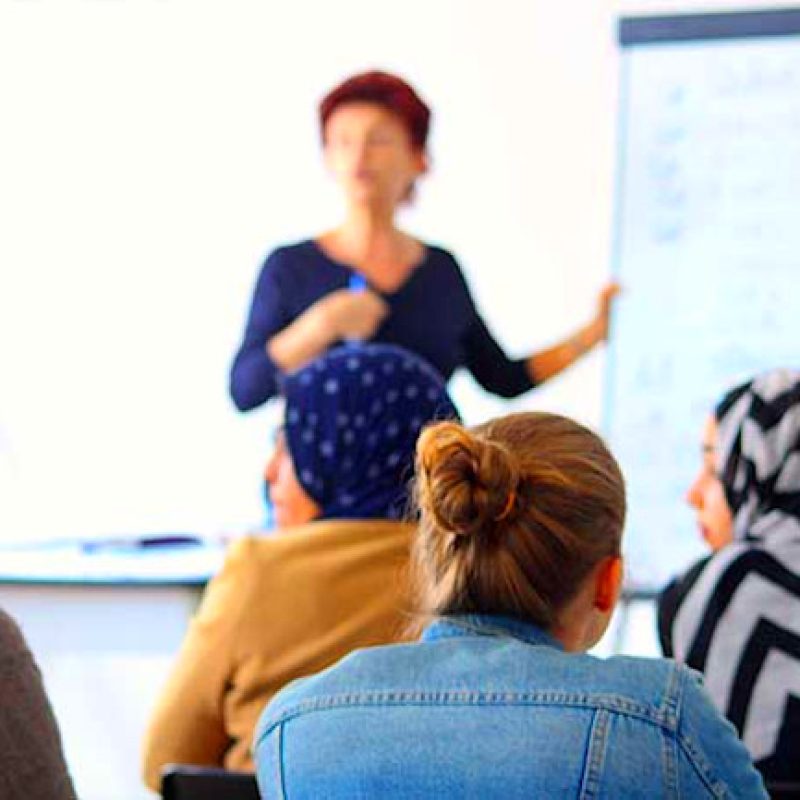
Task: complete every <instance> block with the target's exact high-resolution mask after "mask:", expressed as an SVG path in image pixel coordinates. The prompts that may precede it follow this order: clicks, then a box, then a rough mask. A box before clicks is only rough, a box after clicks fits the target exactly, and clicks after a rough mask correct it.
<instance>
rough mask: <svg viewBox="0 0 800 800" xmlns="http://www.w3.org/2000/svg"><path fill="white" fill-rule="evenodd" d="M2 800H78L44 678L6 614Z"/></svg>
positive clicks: (0, 639) (0, 700) (0, 689)
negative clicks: (44, 798) (42, 798)
mask: <svg viewBox="0 0 800 800" xmlns="http://www.w3.org/2000/svg"><path fill="white" fill-rule="evenodd" d="M0 797H3V798H7V800H13V798H20V800H22V798H33V797H47V798H52V800H65V799H67V798H69V799H70V800H71V799H72V798H74V797H75V791H74V789H73V787H72V782H71V780H70V777H69V774H68V772H67V767H66V764H65V762H64V755H63V752H62V749H61V737H60V735H59V731H58V726H57V724H56V720H55V716H54V715H53V711H52V709H51V708H50V703H49V702H48V700H47V696H46V694H45V690H44V685H43V683H42V676H41V674H40V672H39V669H38V667H37V666H36V663H35V661H34V660H33V656H32V655H31V652H30V650H29V649H28V647H27V645H26V644H25V640H24V639H23V637H22V634H21V633H20V630H19V628H18V627H17V625H16V623H14V621H13V620H12V619H11V618H10V617H9V616H8V615H7V614H5V613H3V612H0Z"/></svg>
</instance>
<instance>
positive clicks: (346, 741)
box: [254, 413, 766, 800]
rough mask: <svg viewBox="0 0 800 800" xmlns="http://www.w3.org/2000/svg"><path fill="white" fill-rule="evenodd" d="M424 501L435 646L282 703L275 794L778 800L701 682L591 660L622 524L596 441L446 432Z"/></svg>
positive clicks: (422, 483)
mask: <svg viewBox="0 0 800 800" xmlns="http://www.w3.org/2000/svg"><path fill="white" fill-rule="evenodd" d="M416 497H417V505H418V508H419V513H420V524H419V530H418V533H417V536H416V541H415V547H414V561H415V577H416V581H417V601H418V608H417V611H418V613H419V615H420V616H421V618H422V619H423V620H424V621H426V623H427V624H426V627H425V629H424V632H423V634H422V638H421V641H419V642H417V643H413V644H402V645H393V646H387V647H379V648H373V649H369V650H361V651H357V652H355V653H353V654H351V655H350V656H348V657H346V658H345V659H343V660H342V661H340V662H339V663H338V664H337V665H335V666H334V667H332V668H330V669H328V670H326V671H325V672H322V673H320V674H319V675H316V676H314V677H311V678H307V679H305V680H303V681H298V682H296V683H294V684H293V685H292V686H290V687H287V688H286V689H285V690H284V691H283V692H281V693H280V694H279V695H277V696H276V697H275V698H274V699H273V701H272V702H271V703H270V704H269V705H268V706H267V708H266V710H265V711H264V713H263V714H262V717H261V720H260V721H259V725H258V727H257V732H256V738H255V742H254V748H255V752H256V762H257V774H258V780H259V787H260V790H261V794H262V797H263V798H273V797H284V796H290V797H294V798H311V797H321V796H325V797H327V798H344V797H348V798H350V797H381V798H400V797H404V798H408V797H414V798H428V797H430V798H434V797H436V798H439V797H502V798H504V800H507V799H508V798H523V797H524V798H530V797H543V798H545V797H547V798H550V797H587V798H588V797H624V798H652V797H691V798H702V797H708V798H711V797H714V798H721V797H742V798H744V797H747V798H754V797H766V794H765V792H764V788H763V784H762V782H761V778H760V776H759V775H758V773H757V772H756V771H755V769H754V768H753V765H752V762H751V761H750V758H749V756H748V754H747V751H746V750H745V748H744V747H743V746H742V744H741V742H740V741H739V740H738V738H737V737H736V733H735V731H734V729H733V728H732V726H731V725H730V724H729V723H727V722H726V721H725V720H724V719H723V718H722V716H721V715H720V714H719V712H717V711H716V710H715V708H714V706H713V705H712V703H711V701H710V700H709V698H708V697H707V695H706V694H705V692H704V690H703V689H702V688H701V686H700V683H699V681H698V679H697V676H696V675H695V674H694V673H692V672H691V671H690V670H688V669H686V668H685V667H681V666H677V665H676V664H674V663H671V662H668V661H654V660H646V659H637V658H622V657H618V658H610V659H608V660H599V659H597V658H594V657H592V656H589V655H587V654H586V652H585V651H586V650H587V649H588V648H590V647H592V646H593V645H594V644H595V643H596V642H597V641H598V640H599V638H600V637H601V636H602V634H603V632H604V631H605V630H606V627H607V626H608V623H609V619H610V617H611V613H612V611H613V609H614V605H615V603H616V600H617V597H618V594H619V590H620V582H621V576H622V560H621V556H620V544H621V536H622V528H623V523H624V518H625V489H624V484H623V479H622V475H621V473H620V470H619V467H618V465H617V463H616V461H615V460H614V458H613V456H612V455H611V453H610V452H609V451H608V449H607V448H606V447H605V445H604V444H603V442H602V441H601V440H600V439H599V438H598V437H597V436H596V435H595V434H594V433H592V432H591V431H589V430H587V429H586V428H584V427H582V426H581V425H579V424H578V423H576V422H573V421H571V420H569V419H566V418H564V417H560V416H556V415H553V414H544V413H524V414H514V415H511V416H507V417H503V418H501V419H497V420H494V421H492V422H489V423H487V424H485V425H481V426H479V427H477V428H474V429H471V430H467V429H465V428H463V427H462V426H461V425H459V424H457V423H453V422H444V423H439V424H436V425H433V426H431V427H429V428H427V429H426V430H425V431H423V433H422V435H421V436H420V439H419V441H418V443H417V471H416ZM284 793H285V794H284Z"/></svg>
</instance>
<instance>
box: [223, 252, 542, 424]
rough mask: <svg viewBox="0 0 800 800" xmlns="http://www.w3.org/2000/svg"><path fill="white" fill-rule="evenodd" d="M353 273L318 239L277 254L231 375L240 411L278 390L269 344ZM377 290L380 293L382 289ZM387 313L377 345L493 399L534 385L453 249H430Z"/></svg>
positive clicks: (259, 286) (261, 279)
mask: <svg viewBox="0 0 800 800" xmlns="http://www.w3.org/2000/svg"><path fill="white" fill-rule="evenodd" d="M353 274H355V270H353V269H352V268H351V267H350V266H348V265H347V264H344V263H342V262H340V261H337V260H335V259H333V258H331V257H330V256H328V255H327V254H326V253H325V252H324V251H323V250H322V249H321V248H320V247H319V245H318V244H317V243H316V242H315V241H314V240H312V239H307V240H304V241H302V242H298V243H296V244H292V245H287V246H284V247H279V248H278V249H276V250H274V251H273V252H272V253H270V255H269V256H268V257H267V259H266V261H265V263H264V265H263V267H262V269H261V272H260V274H259V276H258V280H257V282H256V286H255V291H254V293H253V299H252V303H251V305H250V311H249V314H248V317H247V323H246V326H245V331H244V337H243V340H242V343H241V345H240V347H239V350H238V352H237V354H236V357H235V359H234V362H233V366H232V368H231V376H230V392H231V397H232V398H233V401H234V403H235V404H236V406H237V408H238V409H239V410H241V411H247V410H250V409H252V408H256V407H258V406H260V405H262V404H263V403H265V402H266V401H267V400H269V399H270V398H271V397H273V396H274V395H275V394H276V393H277V391H278V376H279V374H280V370H279V368H278V366H277V365H276V364H275V363H274V362H273V361H272V359H271V358H270V357H269V356H268V354H267V351H266V344H267V342H268V341H269V339H271V338H272V337H273V336H274V335H275V334H276V333H278V332H279V331H281V330H283V329H284V328H285V327H286V326H287V325H289V324H290V323H292V322H293V321H294V320H295V319H296V318H297V317H298V316H300V314H302V313H303V312H304V311H305V310H306V309H308V308H309V306H311V305H313V304H314V303H315V302H316V301H317V300H319V299H321V298H322V297H324V296H325V295H327V294H329V293H330V292H333V291H336V290H337V289H346V288H347V287H348V285H349V281H350V278H351V277H352V275H353ZM376 291H377V290H376ZM378 294H380V295H381V296H382V297H383V298H384V300H385V301H386V302H387V303H388V305H389V314H388V315H387V317H386V319H385V320H384V321H383V323H382V324H381V325H380V327H379V328H378V330H377V332H376V333H375V336H374V337H373V339H372V340H373V341H377V342H385V343H388V344H394V345H398V346H399V347H405V348H406V349H407V350H410V351H412V352H414V353H416V354H417V355H419V356H421V357H422V358H424V359H426V360H427V361H428V362H429V363H430V364H431V365H432V366H433V367H435V368H436V369H437V370H438V371H439V372H440V373H441V374H442V375H443V376H444V378H445V379H449V378H450V376H451V375H452V374H453V372H454V371H455V370H456V369H457V368H459V367H466V368H467V369H468V370H469V371H470V372H471V373H472V374H473V376H474V377H475V379H476V380H477V381H478V383H480V384H481V386H483V388H484V389H486V390H487V391H489V392H492V393H493V394H497V395H500V396H501V397H516V396H518V395H520V394H522V393H524V392H526V391H527V390H528V389H530V388H532V387H533V386H534V382H533V381H532V380H531V378H530V376H529V374H528V370H527V368H526V361H525V359H511V358H509V357H508V356H507V355H506V354H505V353H504V352H503V350H502V348H501V347H500V346H499V345H498V344H497V342H496V341H495V339H494V337H493V336H492V335H491V333H490V332H489V330H488V328H487V327H486V324H485V323H484V321H483V319H482V318H481V316H480V314H479V313H478V310H477V308H476V306H475V302H474V301H473V299H472V295H471V294H470V291H469V287H468V286H467V282H466V280H465V279H464V275H463V274H462V272H461V268H460V267H459V265H458V262H457V261H456V259H455V258H454V257H453V255H452V254H451V253H449V252H448V251H447V250H445V249H443V248H441V247H436V246H434V245H425V250H424V255H423V258H422V260H421V261H420V262H419V263H418V264H417V265H416V266H415V267H414V269H413V270H412V271H411V272H410V274H409V276H408V278H407V279H406V281H405V282H404V283H403V284H402V285H401V286H400V287H399V288H398V289H397V290H396V291H394V292H391V293H386V292H380V291H378Z"/></svg>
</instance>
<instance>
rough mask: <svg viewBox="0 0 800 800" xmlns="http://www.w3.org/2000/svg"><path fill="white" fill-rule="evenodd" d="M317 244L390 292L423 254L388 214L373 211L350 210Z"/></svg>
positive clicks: (405, 276)
mask: <svg viewBox="0 0 800 800" xmlns="http://www.w3.org/2000/svg"><path fill="white" fill-rule="evenodd" d="M319 241H320V243H321V244H322V246H323V248H324V249H325V251H326V252H327V253H328V254H329V255H330V256H332V257H333V258H335V259H336V260H337V261H342V262H344V263H346V264H350V265H352V266H353V267H354V268H355V269H357V270H358V271H359V272H361V273H362V274H363V275H364V276H365V277H366V278H367V279H368V280H369V281H370V283H372V284H373V285H374V286H375V287H376V288H378V289H381V290H383V291H390V292H391V291H394V290H396V289H397V288H399V286H401V285H402V284H403V283H405V281H406V279H407V278H408V276H409V274H410V273H411V271H412V270H413V268H414V267H415V266H416V265H417V264H418V263H419V261H420V260H421V258H422V255H423V252H424V248H423V247H422V245H421V244H420V243H419V242H418V241H417V240H416V239H414V238H412V237H411V236H409V235H408V234H406V233H403V232H402V231H401V230H399V229H398V228H397V227H396V226H395V224H394V218H393V216H392V214H391V213H382V212H380V211H378V210H375V209H365V208H355V209H351V210H350V212H349V213H348V215H347V217H346V218H345V220H344V222H343V223H342V224H341V225H340V226H339V227H338V228H334V229H333V230H331V231H329V232H327V233H325V234H323V235H322V236H321V237H320V239H319Z"/></svg>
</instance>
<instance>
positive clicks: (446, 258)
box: [421, 242, 461, 272]
mask: <svg viewBox="0 0 800 800" xmlns="http://www.w3.org/2000/svg"><path fill="white" fill-rule="evenodd" d="M421 244H422V246H423V247H424V248H425V262H426V263H427V264H428V265H429V266H431V265H432V266H435V267H439V268H443V267H446V268H448V269H451V270H452V269H455V270H457V271H458V272H460V271H461V267H460V266H459V263H458V259H457V258H456V257H455V255H454V254H453V253H452V251H450V250H448V249H447V248H446V247H442V246H441V245H439V244H435V243H431V242H422V243H421Z"/></svg>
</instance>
